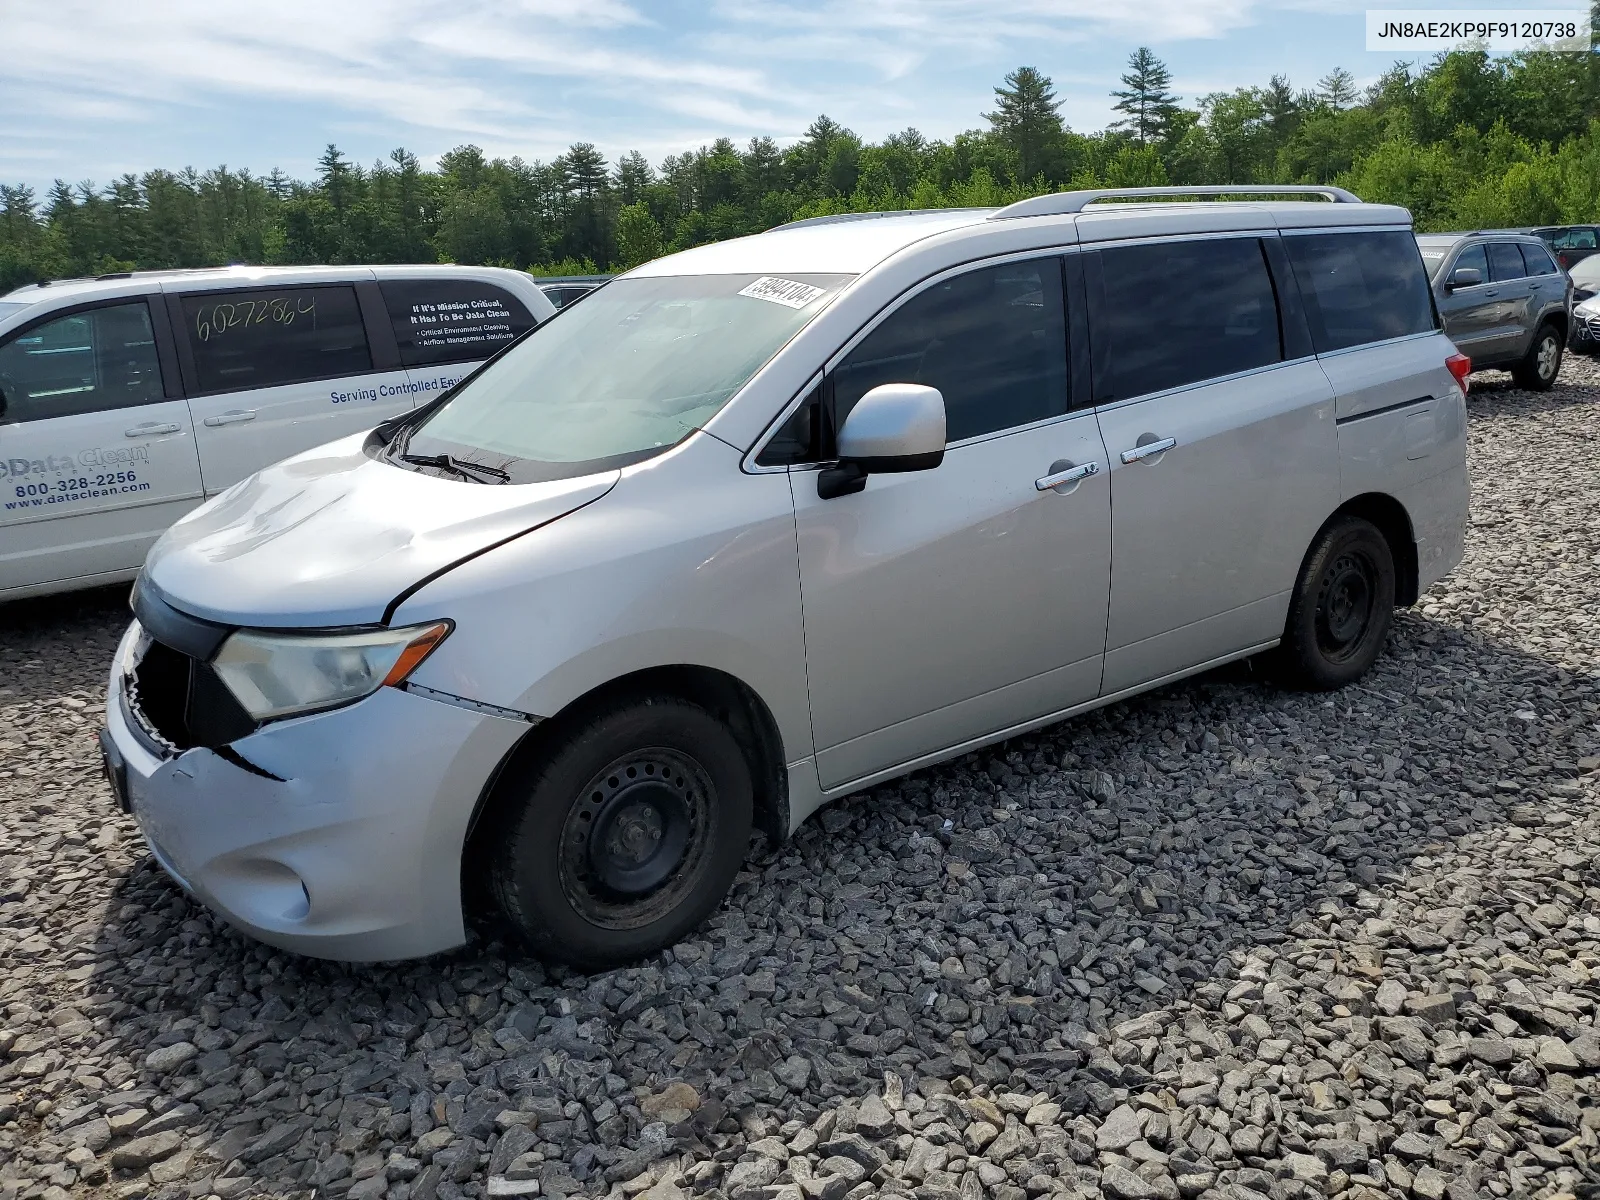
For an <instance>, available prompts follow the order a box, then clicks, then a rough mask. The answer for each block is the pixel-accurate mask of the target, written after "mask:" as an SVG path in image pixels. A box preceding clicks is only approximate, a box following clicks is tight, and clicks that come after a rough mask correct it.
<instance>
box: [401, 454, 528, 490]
mask: <svg viewBox="0 0 1600 1200" xmlns="http://www.w3.org/2000/svg"><path fill="white" fill-rule="evenodd" d="M400 461H401V462H408V463H411V464H412V465H413V466H418V467H433V468H435V469H436V470H440V471H449V472H450V473H451V474H453V475H455V476H457V477H458V478H461V479H470V480H471V481H472V482H473V483H483V482H485V478H484V477H487V478H488V479H490V480H493V481H494V482H495V483H510V482H511V476H510V475H509V474H508V473H507V472H505V471H502V470H501V469H500V468H499V467H491V466H489V465H487V464H486V463H478V462H472V461H471V460H470V459H465V458H456V457H455V456H454V455H451V454H402V455H400Z"/></svg>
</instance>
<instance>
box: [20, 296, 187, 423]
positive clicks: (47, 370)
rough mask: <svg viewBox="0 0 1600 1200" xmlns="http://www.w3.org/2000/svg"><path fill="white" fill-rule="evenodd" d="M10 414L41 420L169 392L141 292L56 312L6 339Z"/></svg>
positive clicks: (135, 402)
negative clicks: (135, 297)
mask: <svg viewBox="0 0 1600 1200" xmlns="http://www.w3.org/2000/svg"><path fill="white" fill-rule="evenodd" d="M0 395H4V397H5V412H4V414H3V415H0V420H4V421H8V422H9V421H43V420H48V419H49V418H51V417H71V416H77V415H79V414H81V413H92V412H105V411H107V410H109V409H116V408H131V407H133V406H135V405H140V404H153V403H155V402H156V401H159V400H162V399H164V398H165V397H164V393H163V389H162V383H161V364H160V362H159V360H158V359H157V357H156V342H155V335H154V334H153V333H152V331H151V327H150V310H149V308H148V307H147V306H146V305H145V302H144V301H143V300H139V301H136V302H134V303H132V304H114V305H109V306H107V307H105V308H93V309H88V310H87V311H84V312H77V313H73V314H71V315H70V316H65V317H57V318H56V319H55V320H53V321H46V322H44V323H43V324H41V325H34V326H33V327H31V328H29V329H25V330H23V331H22V332H21V333H19V334H16V335H15V336H13V337H12V338H11V339H10V340H9V341H7V342H5V343H4V344H3V345H0Z"/></svg>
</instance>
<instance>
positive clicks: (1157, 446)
mask: <svg viewBox="0 0 1600 1200" xmlns="http://www.w3.org/2000/svg"><path fill="white" fill-rule="evenodd" d="M1177 444H1178V439H1177V438H1162V439H1161V440H1160V441H1155V442H1145V443H1144V444H1143V445H1139V446H1135V447H1134V448H1133V449H1132V450H1124V451H1123V452H1122V461H1123V462H1125V463H1136V462H1138V461H1139V460H1140V459H1141V458H1150V457H1152V456H1154V455H1157V454H1162V453H1164V452H1165V451H1168V450H1171V449H1172V448H1173V447H1174V446H1176V445H1177Z"/></svg>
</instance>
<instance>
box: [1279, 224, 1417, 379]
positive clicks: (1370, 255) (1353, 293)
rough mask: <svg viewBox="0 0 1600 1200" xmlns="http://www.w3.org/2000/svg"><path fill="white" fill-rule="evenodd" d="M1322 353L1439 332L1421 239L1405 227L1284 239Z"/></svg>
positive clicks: (1291, 236) (1316, 344) (1297, 235)
mask: <svg viewBox="0 0 1600 1200" xmlns="http://www.w3.org/2000/svg"><path fill="white" fill-rule="evenodd" d="M1283 244H1284V248H1285V249H1286V250H1287V251H1288V253H1289V261H1290V262H1291V263H1292V264H1293V265H1294V273H1295V278H1296V280H1298V282H1299V284H1300V294H1301V296H1302V297H1303V298H1304V300H1305V305H1306V317H1307V319H1308V320H1309V322H1310V324H1311V341H1312V344H1313V345H1315V346H1316V348H1317V352H1318V353H1319V354H1325V353H1327V352H1328V351H1330V350H1343V349H1345V348H1346V347H1348V346H1360V345H1363V344H1365V343H1367V342H1381V341H1386V340H1387V339H1389V338H1397V337H1405V336H1406V335H1407V334H1413V333H1426V332H1428V331H1429V330H1432V329H1434V328H1435V327H1436V326H1435V322H1434V315H1433V303H1432V300H1431V299H1430V296H1429V293H1428V279H1427V275H1426V274H1425V272H1424V271H1423V266H1422V256H1421V255H1420V254H1419V253H1418V251H1417V243H1416V239H1415V238H1413V237H1412V235H1411V234H1409V233H1406V232H1404V231H1403V230H1394V231H1392V232H1388V231H1385V232H1380V233H1311V234H1294V235H1290V236H1285V237H1284V239H1283Z"/></svg>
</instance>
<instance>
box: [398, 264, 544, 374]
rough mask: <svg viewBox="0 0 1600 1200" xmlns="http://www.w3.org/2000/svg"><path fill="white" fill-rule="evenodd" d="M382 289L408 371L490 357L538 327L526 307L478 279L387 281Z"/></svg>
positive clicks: (502, 290) (402, 359)
mask: <svg viewBox="0 0 1600 1200" xmlns="http://www.w3.org/2000/svg"><path fill="white" fill-rule="evenodd" d="M378 288H379V290H380V291H382V293H383V304H384V307H385V308H386V309H387V310H388V312H389V320H390V322H391V323H392V324H393V325H394V339H395V341H396V342H398V343H399V344H400V361H401V363H402V364H404V365H405V366H408V367H423V366H431V365H433V364H434V363H449V362H468V361H472V360H474V359H482V358H488V357H489V356H490V355H491V354H493V353H494V352H495V351H496V350H499V349H500V348H501V347H502V346H504V345H506V344H507V343H509V342H511V341H512V340H513V339H515V338H519V337H521V336H522V335H523V334H524V333H526V332H528V330H530V329H532V328H533V326H534V320H533V314H532V313H530V312H529V311H528V308H527V305H525V304H523V303H522V301H520V300H518V299H517V298H516V297H515V296H513V295H511V294H510V293H509V292H507V291H506V290H505V289H504V288H499V287H496V286H495V285H494V284H492V283H481V282H479V281H478V280H476V279H386V280H383V281H381V282H380V283H379V284H378Z"/></svg>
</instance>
